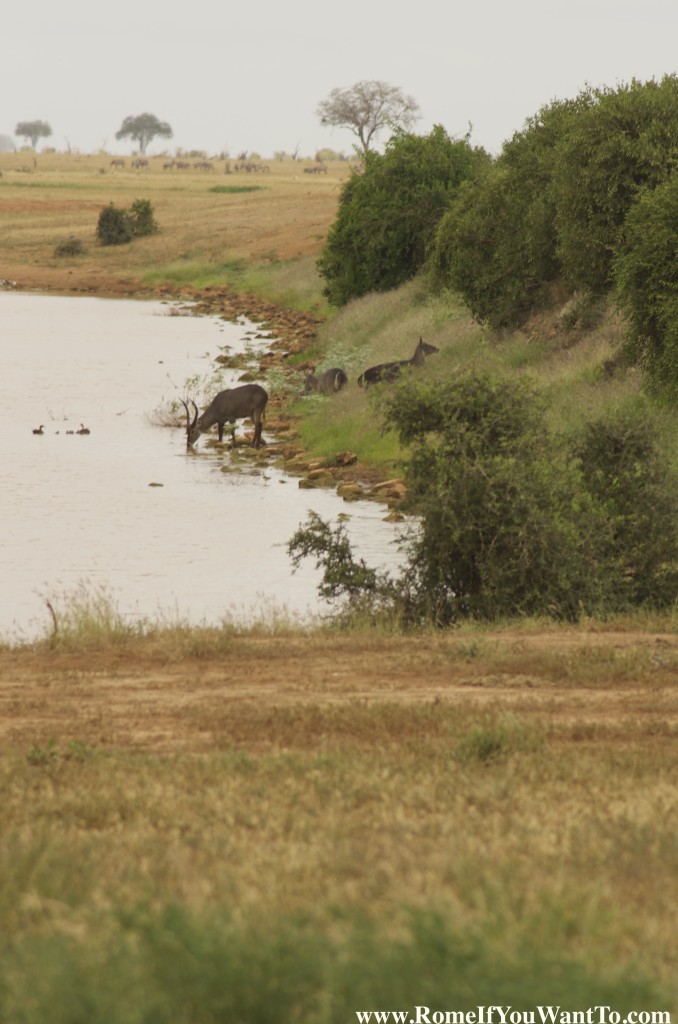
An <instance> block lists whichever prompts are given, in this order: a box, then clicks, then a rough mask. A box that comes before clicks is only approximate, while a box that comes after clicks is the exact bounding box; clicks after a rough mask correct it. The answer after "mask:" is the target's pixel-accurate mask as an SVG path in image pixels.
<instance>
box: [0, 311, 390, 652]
mask: <svg viewBox="0 0 678 1024" xmlns="http://www.w3.org/2000/svg"><path fill="white" fill-rule="evenodd" d="M170 310H171V307H170V306H167V305H165V304H162V303H158V302H138V301H120V300H109V299H93V298H75V299H74V298H63V297H56V296H36V295H25V294H19V293H12V292H8V293H3V292H0V358H1V369H2V372H1V373H0V408H1V409H2V420H3V428H2V430H1V431H0V474H1V476H0V637H2V638H12V639H14V638H17V637H18V638H20V639H30V638H32V637H34V636H38V635H43V634H44V633H45V632H47V631H48V630H49V628H50V626H51V620H50V619H49V614H48V611H47V608H46V600H47V599H49V600H50V601H52V602H53V603H54V602H55V601H56V602H57V603H58V602H60V601H63V600H65V599H67V597H68V595H72V594H74V593H75V592H77V591H78V590H79V589H80V588H81V587H82V586H83V585H84V586H85V587H86V588H87V589H88V590H91V591H92V592H97V591H98V590H99V589H100V588H104V590H105V592H106V593H107V594H109V595H110V596H111V597H112V598H113V600H114V601H115V604H116V606H117V608H118V609H119V610H120V611H121V612H122V613H123V614H124V615H125V616H129V617H130V618H150V619H153V620H160V619H169V620H171V621H174V620H176V619H181V620H182V621H189V622H191V623H194V624H200V623H218V622H220V621H221V619H222V618H223V617H225V616H230V615H236V616H237V617H238V618H244V619H248V618H249V619H251V618H253V617H255V616H256V615H257V613H258V612H259V611H261V610H268V611H270V610H271V608H272V607H277V608H284V609H286V610H287V611H289V612H291V613H293V614H295V615H300V616H305V615H307V614H312V613H314V612H315V613H317V612H318V610H323V609H322V608H321V606H320V605H319V601H318V599H317V595H316V585H317V581H318V578H319V575H318V573H317V571H316V570H315V569H314V567H313V566H312V565H311V564H310V563H309V564H308V565H306V566H304V567H303V568H302V569H301V570H300V571H299V572H297V573H295V574H292V571H291V563H290V560H289V557H288V555H287V552H286V543H287V541H288V540H289V538H290V537H291V536H292V534H293V533H294V531H295V529H296V528H297V527H298V526H299V524H300V523H301V522H302V521H303V520H304V519H305V518H306V515H307V513H308V511H309V510H310V509H313V510H314V511H316V512H318V513H319V514H320V515H322V516H323V518H325V519H331V520H332V521H333V522H334V521H336V517H337V515H338V514H339V513H348V514H349V515H350V517H351V518H350V521H349V523H348V524H347V526H348V530H349V534H350V536H351V540H352V542H353V544H354V547H355V550H356V552H357V553H358V554H360V555H362V556H363V557H364V558H365V559H366V561H368V562H369V563H370V564H373V565H376V566H382V567H383V566H395V565H396V564H397V563H398V561H399V556H398V552H397V548H396V545H395V540H396V537H397V528H396V527H394V526H392V525H391V524H387V523H384V522H383V521H382V520H383V515H384V509H383V506H379V505H376V504H373V503H371V502H358V503H352V504H350V505H347V504H345V503H344V502H343V501H341V499H339V498H337V496H336V495H335V494H334V492H333V491H331V490H314V491H304V490H302V489H300V488H299V487H298V482H297V480H296V479H295V478H290V477H286V476H285V475H284V474H283V473H281V472H280V471H278V470H275V469H272V468H266V469H265V471H264V472H263V473H260V474H259V475H232V474H227V473H222V472H221V470H220V463H218V462H217V461H216V460H215V459H214V458H211V457H210V456H209V455H208V454H207V453H206V451H205V449H204V438H203V440H202V441H201V442H198V445H197V448H198V452H202V453H203V454H202V455H198V456H191V455H187V453H186V446H185V436H184V433H183V431H182V430H179V429H172V428H162V427H159V426H155V425H153V422H152V415H151V414H152V413H153V411H154V410H155V409H156V408H157V407H158V406H159V405H161V404H162V403H163V401H168V400H170V399H172V398H174V397H177V396H179V395H181V394H183V393H184V387H183V386H184V383H185V381H186V380H187V379H188V378H189V377H192V376H194V375H196V374H200V375H201V376H202V375H207V374H209V373H211V372H212V370H213V359H214V356H215V355H217V354H218V353H219V350H220V348H221V347H222V346H225V345H228V346H230V348H231V350H232V351H238V350H242V349H243V348H244V347H245V344H246V343H247V341H248V337H249V339H250V341H251V337H252V334H253V329H252V325H248V324H243V325H235V324H231V323H225V322H223V321H221V320H218V319H212V318H209V317H185V316H174V315H169V314H170ZM264 344H265V342H264ZM232 379H235V377H234V376H233V378H232ZM229 383H230V381H229V380H228V379H227V380H226V381H225V384H224V386H228V385H229ZM41 424H43V425H44V434H43V435H42V436H35V435H34V434H33V433H32V430H33V428H37V427H39V426H40V425H41ZM81 424H84V425H86V426H87V427H89V429H90V431H91V433H90V435H89V436H79V435H77V434H68V433H67V431H70V430H73V431H76V430H78V429H79V427H80V425H81ZM264 436H266V435H265V433H264ZM152 484H162V486H161V487H159V486H151V485H152Z"/></svg>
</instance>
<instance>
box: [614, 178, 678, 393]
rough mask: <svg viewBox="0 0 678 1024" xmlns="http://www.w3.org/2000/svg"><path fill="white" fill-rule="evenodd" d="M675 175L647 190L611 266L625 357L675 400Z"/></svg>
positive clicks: (631, 214) (677, 287)
mask: <svg viewBox="0 0 678 1024" xmlns="http://www.w3.org/2000/svg"><path fill="white" fill-rule="evenodd" d="M677 224H678V173H674V174H673V176H672V177H671V178H669V180H668V181H666V182H665V183H664V184H663V185H660V186H659V187H657V188H655V189H652V190H651V191H647V192H645V193H644V194H643V196H642V197H641V199H640V201H639V202H638V203H637V204H636V206H634V208H633V209H632V210H630V211H629V214H628V216H627V218H626V221H625V223H624V230H623V237H622V243H621V246H620V248H619V252H618V255H617V259H616V261H615V265H614V275H615V280H616V283H617V294H618V297H619V302H620V304H621V307H622V309H623V310H624V312H625V313H626V317H627V324H628V338H627V342H626V346H625V347H626V353H627V355H628V356H629V357H630V358H631V360H632V361H633V362H636V363H639V364H640V365H641V366H642V368H643V369H644V370H645V371H646V373H647V374H648V377H649V379H650V382H651V385H652V386H653V387H654V388H655V390H658V391H660V392H662V393H663V394H664V395H666V396H669V397H670V398H672V400H673V401H674V402H675V401H678V240H677V236H676V225H677Z"/></svg>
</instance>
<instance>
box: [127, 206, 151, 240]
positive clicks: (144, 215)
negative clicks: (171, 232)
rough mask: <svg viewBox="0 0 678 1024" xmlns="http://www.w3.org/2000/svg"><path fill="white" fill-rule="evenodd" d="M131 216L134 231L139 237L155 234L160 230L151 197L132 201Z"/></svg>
mask: <svg viewBox="0 0 678 1024" xmlns="http://www.w3.org/2000/svg"><path fill="white" fill-rule="evenodd" d="M129 218H130V221H131V224H132V232H133V234H134V235H135V237H137V238H141V237H143V236H144V235H155V234H156V233H157V231H158V225H157V223H156V220H155V214H154V212H153V205H152V203H151V201H150V199H135V201H134V202H133V203H132V208H131V210H130V213H129Z"/></svg>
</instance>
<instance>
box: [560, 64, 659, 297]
mask: <svg viewBox="0 0 678 1024" xmlns="http://www.w3.org/2000/svg"><path fill="white" fill-rule="evenodd" d="M594 97H595V102H594V103H592V104H590V105H589V106H588V107H587V108H586V109H583V110H581V111H580V112H579V113H578V115H577V117H576V118H573V119H572V120H571V121H570V122H569V124H568V130H567V132H566V134H565V136H564V137H563V139H562V141H561V143H560V145H559V146H558V160H557V162H556V163H555V165H554V174H553V195H554V201H555V207H556V231H557V235H558V255H559V257H560V260H561V262H562V265H563V270H564V275H565V278H566V279H567V281H568V282H569V283H570V284H571V285H572V286H574V287H576V288H589V289H591V290H593V291H598V292H604V291H607V290H609V288H610V286H611V284H612V262H613V259H614V255H615V252H616V249H617V247H618V244H619V239H620V232H621V230H622V227H623V224H624V221H625V219H626V216H627V214H628V213H629V210H631V208H632V207H633V206H634V204H635V203H637V202H638V200H639V198H640V195H641V193H642V190H643V189H652V188H656V187H657V185H659V184H661V183H662V182H663V181H665V180H666V179H667V177H668V176H669V175H670V173H671V171H672V169H674V168H675V167H676V165H677V162H678V77H676V76H675V75H667V76H665V77H664V78H663V79H662V80H661V82H655V81H650V82H645V83H641V82H637V81H633V82H631V84H630V85H627V86H621V87H619V88H618V89H615V90H611V89H602V90H597V91H596V92H595V93H594Z"/></svg>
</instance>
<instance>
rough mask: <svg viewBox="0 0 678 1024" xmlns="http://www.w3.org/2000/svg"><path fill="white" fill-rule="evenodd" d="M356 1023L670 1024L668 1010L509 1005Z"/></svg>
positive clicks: (375, 1016) (368, 1017) (417, 1010)
mask: <svg viewBox="0 0 678 1024" xmlns="http://www.w3.org/2000/svg"><path fill="white" fill-rule="evenodd" d="M356 1019H357V1021H358V1024H671V1014H670V1013H669V1011H668V1010H629V1011H628V1012H627V1013H620V1012H619V1011H618V1010H615V1009H614V1007H612V1006H589V1007H588V1009H586V1010H565V1009H563V1008H562V1007H561V1006H537V1007H535V1009H533V1010H515V1009H514V1008H513V1007H512V1006H478V1007H476V1009H475V1010H436V1009H433V1008H432V1007H430V1006H413V1007H412V1008H411V1009H410V1010H356Z"/></svg>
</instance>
